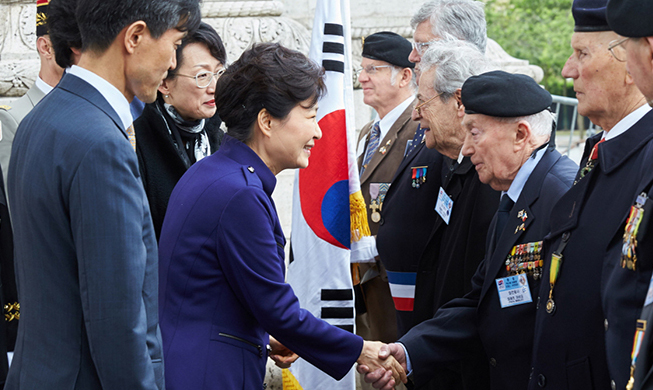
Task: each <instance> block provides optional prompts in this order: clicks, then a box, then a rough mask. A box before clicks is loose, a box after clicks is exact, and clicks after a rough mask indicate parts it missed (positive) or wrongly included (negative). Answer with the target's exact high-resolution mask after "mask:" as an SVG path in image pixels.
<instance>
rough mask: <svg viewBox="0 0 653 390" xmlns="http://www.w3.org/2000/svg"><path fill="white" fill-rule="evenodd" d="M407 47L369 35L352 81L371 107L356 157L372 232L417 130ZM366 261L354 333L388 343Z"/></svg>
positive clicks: (388, 318) (396, 38)
mask: <svg viewBox="0 0 653 390" xmlns="http://www.w3.org/2000/svg"><path fill="white" fill-rule="evenodd" d="M411 50H412V46H411V44H410V42H408V40H407V39H406V38H404V37H402V36H400V35H397V34H395V33H393V32H389V31H382V32H378V33H375V34H372V35H370V36H368V37H366V38H365V39H364V42H363V60H362V62H361V66H362V69H361V70H360V73H359V74H358V81H359V82H360V84H361V86H362V88H363V95H364V97H363V101H364V102H365V104H367V105H368V106H370V107H372V108H373V109H374V110H375V111H376V118H375V119H374V120H373V121H371V122H370V123H368V124H367V125H365V126H364V127H363V128H362V129H361V132H360V136H359V139H358V148H357V156H358V166H359V169H360V175H361V176H360V179H361V190H362V192H363V197H364V198H365V203H366V204H367V205H368V214H367V217H368V222H369V225H370V230H371V232H372V235H374V236H376V233H377V230H378V228H379V223H380V222H381V219H380V214H379V212H380V210H381V208H382V207H383V200H384V198H385V194H386V192H387V190H388V187H389V184H390V182H391V180H392V177H393V176H394V174H395V172H396V171H397V167H398V166H399V163H400V162H401V160H402V158H403V157H404V152H405V151H406V145H407V143H408V141H409V140H412V138H413V136H414V135H415V130H416V129H417V123H416V122H413V121H411V118H410V113H411V111H412V109H413V106H414V105H415V97H414V93H415V82H414V74H413V68H414V64H413V63H412V62H410V61H408V55H409V54H410V51H411ZM369 260H370V261H369V262H367V263H360V264H355V265H354V269H353V276H354V285H355V286H356V288H355V291H356V292H357V294H356V307H357V316H356V332H357V333H358V334H359V335H360V336H362V337H364V338H365V339H367V340H381V341H383V342H392V341H395V340H396V339H397V325H396V315H395V308H394V304H393V302H392V297H391V295H390V289H389V286H388V280H387V277H386V273H385V269H383V265H382V264H381V262H380V261H378V257H377V258H376V259H374V258H371V259H369Z"/></svg>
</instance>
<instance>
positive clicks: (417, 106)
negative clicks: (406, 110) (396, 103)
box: [415, 93, 442, 116]
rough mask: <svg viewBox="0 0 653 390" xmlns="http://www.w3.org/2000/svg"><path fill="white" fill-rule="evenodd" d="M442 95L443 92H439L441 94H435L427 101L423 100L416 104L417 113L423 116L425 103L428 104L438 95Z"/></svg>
mask: <svg viewBox="0 0 653 390" xmlns="http://www.w3.org/2000/svg"><path fill="white" fill-rule="evenodd" d="M441 95H442V94H441V93H439V94H437V95H435V96H433V97H432V98H430V99H429V100H427V101H425V102H422V103H420V104H418V105H416V106H415V111H417V115H419V116H422V107H424V106H425V105H427V104H428V103H430V102H431V100H433V99H435V98H436V97H439V96H441Z"/></svg>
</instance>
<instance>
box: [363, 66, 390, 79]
mask: <svg viewBox="0 0 653 390" xmlns="http://www.w3.org/2000/svg"><path fill="white" fill-rule="evenodd" d="M392 67H393V65H367V66H366V67H364V68H362V69H358V70H357V71H356V77H360V75H361V73H362V72H363V71H365V73H367V74H368V75H373V74H375V73H376V72H377V71H378V70H379V69H382V68H392Z"/></svg>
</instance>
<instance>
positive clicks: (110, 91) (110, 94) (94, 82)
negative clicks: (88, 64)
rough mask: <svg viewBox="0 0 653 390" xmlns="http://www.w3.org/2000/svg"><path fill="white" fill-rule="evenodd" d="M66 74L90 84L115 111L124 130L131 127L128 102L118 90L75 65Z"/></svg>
mask: <svg viewBox="0 0 653 390" xmlns="http://www.w3.org/2000/svg"><path fill="white" fill-rule="evenodd" d="M66 72H68V73H70V74H72V75H75V76H77V77H79V78H80V79H82V80H84V81H86V82H87V83H89V84H91V86H92V87H93V88H95V89H96V90H97V91H98V92H99V93H100V94H101V95H102V97H104V98H105V99H106V100H107V102H108V103H109V105H110V106H111V108H113V109H114V110H115V111H116V113H117V114H118V116H119V117H120V120H121V121H122V124H123V126H124V128H125V130H126V129H127V128H128V127H129V126H131V124H132V122H133V119H132V114H131V111H130V110H129V102H128V101H127V99H126V98H125V95H123V94H122V93H121V92H120V91H119V90H118V88H116V87H115V86H113V84H111V83H109V82H108V81H106V80H105V79H103V78H102V77H100V76H98V75H97V74H95V73H93V72H91V71H90V70H88V69H84V68H82V67H79V66H77V65H73V66H72V67H71V68H69V69H66Z"/></svg>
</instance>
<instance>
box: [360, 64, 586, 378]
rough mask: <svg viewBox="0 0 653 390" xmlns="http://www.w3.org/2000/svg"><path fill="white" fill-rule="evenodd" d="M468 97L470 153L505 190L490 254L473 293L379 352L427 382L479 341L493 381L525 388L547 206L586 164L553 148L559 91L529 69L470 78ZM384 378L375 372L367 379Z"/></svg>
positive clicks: (482, 174)
mask: <svg viewBox="0 0 653 390" xmlns="http://www.w3.org/2000/svg"><path fill="white" fill-rule="evenodd" d="M427 56H428V54H427ZM461 100H462V103H463V104H464V107H465V113H466V114H465V117H464V120H463V125H464V127H465V129H466V137H465V143H464V146H463V153H464V154H465V155H466V156H469V157H471V161H472V163H473V164H474V165H475V167H476V170H477V172H478V176H479V178H480V180H481V181H482V182H483V183H486V184H489V185H490V186H492V188H494V189H495V190H499V191H503V195H502V200H501V206H500V208H499V211H498V212H497V214H496V215H495V217H494V219H493V220H492V224H491V226H490V230H489V233H488V236H487V242H486V251H487V253H486V256H485V259H484V260H483V262H482V263H481V265H480V267H479V268H478V270H477V272H476V273H475V275H474V278H473V282H472V284H473V289H472V291H471V292H470V293H468V294H467V295H466V296H465V297H463V298H458V299H454V300H452V301H451V302H449V303H448V304H446V305H445V306H444V307H442V308H441V309H440V310H438V312H437V313H436V314H435V316H434V317H433V318H432V319H430V320H428V321H425V322H423V323H421V324H420V325H417V326H416V327H414V328H413V329H411V330H410V331H409V332H408V333H407V334H406V335H405V336H404V337H402V338H401V339H400V340H399V343H400V344H399V343H397V344H391V345H389V346H388V348H387V349H384V352H383V354H382V355H381V357H384V356H387V354H388V353H390V354H392V355H394V356H395V357H396V358H397V359H398V360H399V361H400V362H403V363H407V362H408V361H410V367H408V368H409V369H412V379H413V381H414V383H415V384H416V386H420V385H421V384H423V383H426V382H427V381H428V380H429V379H430V377H431V376H432V375H433V374H434V371H435V369H436V368H437V367H439V366H442V365H444V364H446V363H450V362H452V361H456V360H459V359H463V358H464V357H466V356H468V355H469V354H470V353H474V351H475V350H476V349H477V348H478V341H479V340H480V341H482V343H483V349H484V350H485V352H486V354H487V361H488V362H489V363H490V376H491V388H492V389H502V390H505V389H515V390H517V389H523V388H524V387H525V386H526V385H527V383H528V377H529V372H530V365H529V360H530V356H531V349H530V348H531V344H532V335H533V323H534V318H535V306H536V294H537V292H538V289H539V283H540V280H541V268H542V258H541V257H539V254H540V253H541V249H542V247H541V241H542V239H543V238H544V237H545V236H546V234H547V232H548V231H549V228H550V225H549V218H548V216H549V212H550V210H551V208H552V207H553V205H554V204H555V202H556V200H557V199H559V198H560V197H561V196H562V195H563V194H564V193H565V191H567V189H568V188H569V187H570V186H571V184H572V181H573V178H574V174H575V172H576V170H577V168H578V167H577V165H576V164H575V163H573V162H572V161H571V160H569V159H568V158H566V157H562V156H561V155H560V153H558V152H557V151H556V150H555V149H554V148H552V147H547V144H548V140H549V135H550V133H551V128H552V122H553V117H552V114H551V113H550V112H549V111H548V107H549V105H550V104H551V95H550V94H549V93H548V92H546V91H545V90H544V89H542V88H540V87H539V86H538V85H537V83H536V82H535V81H534V80H533V79H531V78H529V77H528V76H524V75H511V74H508V73H505V72H502V71H495V72H489V73H485V74H482V75H480V76H473V77H471V78H469V79H468V80H467V81H466V82H465V84H464V85H463V87H462V93H461ZM406 352H407V354H408V356H406ZM359 370H364V368H361V369H359ZM376 379H377V375H373V374H368V376H367V378H366V380H369V381H375V380H376ZM382 384H383V383H382V382H380V381H379V382H376V383H375V387H377V386H379V387H380V385H382Z"/></svg>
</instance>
